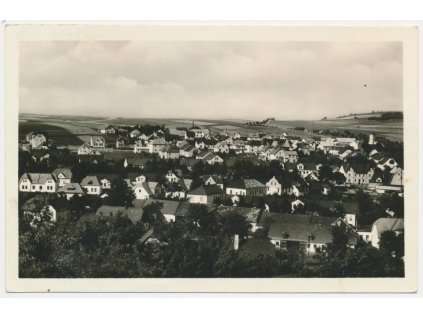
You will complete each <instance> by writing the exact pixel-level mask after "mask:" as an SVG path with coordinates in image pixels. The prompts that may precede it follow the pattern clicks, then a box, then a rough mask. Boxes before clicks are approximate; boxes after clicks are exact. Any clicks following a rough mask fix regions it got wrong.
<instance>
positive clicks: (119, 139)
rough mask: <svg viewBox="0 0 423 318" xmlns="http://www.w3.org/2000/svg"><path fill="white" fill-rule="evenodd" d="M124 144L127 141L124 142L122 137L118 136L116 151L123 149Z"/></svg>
mask: <svg viewBox="0 0 423 318" xmlns="http://www.w3.org/2000/svg"><path fill="white" fill-rule="evenodd" d="M126 144H127V140H125V138H124V137H122V136H119V137H117V138H116V149H120V148H125V145H126Z"/></svg>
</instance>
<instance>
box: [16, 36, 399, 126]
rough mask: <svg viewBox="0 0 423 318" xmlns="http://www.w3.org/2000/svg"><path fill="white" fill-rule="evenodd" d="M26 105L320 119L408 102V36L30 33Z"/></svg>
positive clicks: (120, 113)
mask: <svg viewBox="0 0 423 318" xmlns="http://www.w3.org/2000/svg"><path fill="white" fill-rule="evenodd" d="M19 60H20V64H19V109H20V111H22V112H27V113H46V114H51V113H53V112H59V113H61V114H68V115H75V114H78V113H79V114H80V113H84V114H86V115H87V116H97V115H98V114H104V113H107V114H108V115H107V116H110V117H127V118H130V117H135V118H140V116H142V117H146V118H198V117H202V118H216V120H217V119H222V120H223V119H231V118H232V119H237V118H267V117H275V118H284V120H319V119H321V118H323V117H337V116H340V115H344V114H345V113H360V112H364V111H367V109H371V110H375V111H386V110H398V111H400V110H402V104H403V92H402V88H403V74H402V70H403V67H402V43H401V42H379V41H373V42H372V41H370V42H369V41H362V42H360V41H328V42H316V41H304V42H287V41H276V42H262V41H81V42H72V41H47V42H44V41H43V42H39V41H27V42H22V43H21V45H20V59H19Z"/></svg>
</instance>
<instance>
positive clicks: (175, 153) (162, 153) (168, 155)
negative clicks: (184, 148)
mask: <svg viewBox="0 0 423 318" xmlns="http://www.w3.org/2000/svg"><path fill="white" fill-rule="evenodd" d="M159 157H160V158H161V159H179V148H178V147H177V146H174V145H165V146H162V147H160V149H159Z"/></svg>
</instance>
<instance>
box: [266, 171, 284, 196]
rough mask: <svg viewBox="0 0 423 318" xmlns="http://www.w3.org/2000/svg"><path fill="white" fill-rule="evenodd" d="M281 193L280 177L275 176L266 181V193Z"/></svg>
mask: <svg viewBox="0 0 423 318" xmlns="http://www.w3.org/2000/svg"><path fill="white" fill-rule="evenodd" d="M275 194H276V195H281V194H282V183H281V182H279V178H276V177H275V176H273V177H272V178H271V179H270V180H269V181H267V182H266V195H275Z"/></svg>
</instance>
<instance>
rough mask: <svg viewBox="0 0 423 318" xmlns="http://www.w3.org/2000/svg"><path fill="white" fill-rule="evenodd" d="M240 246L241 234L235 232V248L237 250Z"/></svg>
mask: <svg viewBox="0 0 423 318" xmlns="http://www.w3.org/2000/svg"><path fill="white" fill-rule="evenodd" d="M238 248H239V235H238V234H235V235H234V250H235V251H237V250H238Z"/></svg>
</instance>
